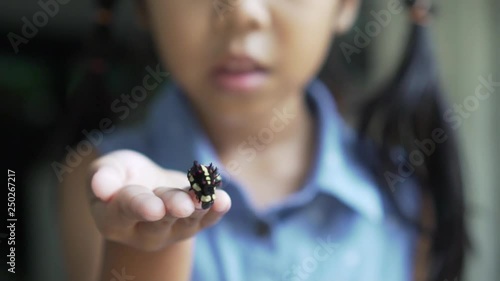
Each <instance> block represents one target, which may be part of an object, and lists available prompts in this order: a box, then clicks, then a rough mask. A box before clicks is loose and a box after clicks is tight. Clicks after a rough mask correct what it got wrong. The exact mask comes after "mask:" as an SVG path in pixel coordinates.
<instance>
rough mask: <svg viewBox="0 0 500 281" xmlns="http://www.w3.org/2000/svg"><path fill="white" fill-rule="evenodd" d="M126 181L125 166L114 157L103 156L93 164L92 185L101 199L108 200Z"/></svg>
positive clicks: (95, 193) (92, 188) (94, 192)
mask: <svg viewBox="0 0 500 281" xmlns="http://www.w3.org/2000/svg"><path fill="white" fill-rule="evenodd" d="M125 181H126V171H125V167H124V166H123V165H121V164H120V163H119V162H118V161H116V159H114V158H113V157H110V156H108V157H103V158H101V159H98V160H97V161H96V162H94V163H93V164H92V167H91V180H90V187H91V190H92V192H93V194H94V195H95V196H96V197H98V198H99V199H101V200H103V201H108V200H109V199H110V198H111V196H112V195H113V194H114V193H116V192H117V191H118V190H119V189H121V188H122V187H123V185H124V184H125Z"/></svg>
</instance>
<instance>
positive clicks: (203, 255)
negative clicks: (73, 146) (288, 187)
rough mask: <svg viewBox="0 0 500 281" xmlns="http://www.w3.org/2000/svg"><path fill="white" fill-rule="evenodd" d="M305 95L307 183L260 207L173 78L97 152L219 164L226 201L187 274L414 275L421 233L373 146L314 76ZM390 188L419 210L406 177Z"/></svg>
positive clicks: (388, 280) (397, 280) (261, 277)
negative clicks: (387, 190) (361, 140)
mask: <svg viewBox="0 0 500 281" xmlns="http://www.w3.org/2000/svg"><path fill="white" fill-rule="evenodd" d="M307 99H308V102H309V104H310V108H311V110H312V112H313V113H314V115H315V117H316V119H315V120H316V122H317V128H318V136H317V138H316V139H317V145H316V154H315V158H314V162H313V167H312V169H311V171H312V172H311V173H310V174H309V176H308V179H307V181H306V183H305V184H304V186H303V188H301V189H300V190H299V191H298V192H296V193H295V194H293V195H292V196H290V197H289V198H287V199H286V200H284V201H283V202H281V203H280V204H277V205H274V206H273V207H271V208H268V209H266V210H265V211H257V210H256V209H255V208H254V207H253V206H252V205H251V203H250V200H249V199H248V196H247V194H246V193H245V191H244V190H243V189H242V188H241V187H240V186H239V185H238V183H237V182H234V181H232V180H231V177H230V176H227V175H228V172H227V171H225V170H224V168H223V167H222V165H221V163H220V162H219V160H218V158H217V155H216V154H215V152H214V149H213V147H212V145H211V143H210V141H209V139H208V138H207V137H206V135H205V134H204V132H203V131H202V129H201V127H200V125H199V123H198V121H197V120H196V119H195V117H194V115H193V114H192V109H191V107H190V104H189V102H188V101H187V99H186V98H185V97H184V95H183V94H182V90H181V89H180V88H179V87H178V86H176V84H175V83H170V84H169V85H167V86H166V87H165V89H164V91H162V92H161V93H160V94H159V96H157V97H156V100H155V101H154V104H153V105H152V108H151V110H150V111H149V114H148V117H147V118H146V120H145V122H144V123H141V124H140V125H139V126H135V127H131V128H124V129H121V130H118V131H117V132H115V133H113V134H110V135H107V136H105V139H104V141H103V143H102V144H101V145H100V147H99V149H100V152H101V153H107V152H110V151H112V150H116V149H124V148H126V149H133V150H136V151H139V152H141V153H143V154H145V155H146V156H147V157H149V158H151V159H152V160H153V161H155V162H156V163H157V164H159V165H160V166H163V167H164V168H167V169H175V170H180V171H187V169H188V168H189V167H190V166H191V165H192V161H193V160H198V161H199V162H200V163H206V164H208V163H210V162H213V163H214V164H215V165H217V166H218V167H219V169H222V173H221V174H222V176H223V180H224V181H225V182H224V185H223V186H224V189H225V190H226V192H227V193H228V194H229V195H230V196H231V199H232V209H231V210H230V211H229V212H228V214H227V215H225V216H224V218H223V219H222V220H221V221H220V222H219V223H218V224H217V225H215V226H213V227H211V228H208V229H206V230H203V231H202V232H200V233H199V234H197V239H196V247H195V254H194V256H195V260H194V267H193V275H192V280H196V281H198V280H200V281H201V280H209V281H212V280H214V281H215V280H217V281H223V280H228V281H246V280H258V281H267V280H279V281H281V280H283V281H285V280H290V281H296V280H314V281H321V280H336V281H344V280H349V281H371V280H373V281H404V280H412V276H413V268H414V254H415V250H416V249H415V247H416V239H417V233H416V232H415V230H414V229H412V228H409V227H408V226H407V225H405V224H403V223H402V222H401V221H400V220H399V219H398V217H397V216H396V215H395V213H394V212H393V209H392V208H390V204H389V203H388V198H386V196H383V193H382V192H380V190H379V188H377V183H376V181H375V179H374V178H373V176H372V175H371V174H370V172H368V169H367V167H366V166H367V165H366V163H367V161H368V160H369V159H368V158H367V157H369V155H370V153H366V154H363V153H356V152H359V151H356V150H358V149H359V146H356V145H353V144H355V143H356V135H355V134H354V132H353V130H352V129H351V128H349V127H348V126H347V125H346V124H345V123H344V121H343V119H342V117H341V116H340V115H339V113H338V112H337V108H336V105H335V102H334V100H333V98H332V95H331V93H330V92H329V91H328V89H327V88H326V87H325V86H324V85H323V84H322V83H321V82H319V81H317V80H315V81H312V82H311V83H310V84H309V86H308V87H307ZM277 116H278V118H283V116H281V117H280V115H279V114H278V115H277ZM283 160H284V161H286V159H283ZM225 175H226V176H225ZM395 192H396V193H395V197H396V200H397V201H398V203H399V204H400V205H401V206H402V207H403V211H404V212H405V213H406V214H407V215H408V216H410V217H414V218H416V217H418V214H419V208H420V195H419V192H418V188H417V186H416V185H415V184H414V183H413V182H410V181H408V182H406V183H405V185H404V186H403V187H400V188H398V189H397V190H396V191H395Z"/></svg>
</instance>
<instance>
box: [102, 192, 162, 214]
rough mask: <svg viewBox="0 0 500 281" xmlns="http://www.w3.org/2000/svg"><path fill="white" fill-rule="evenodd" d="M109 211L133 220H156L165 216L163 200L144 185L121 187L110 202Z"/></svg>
mask: <svg viewBox="0 0 500 281" xmlns="http://www.w3.org/2000/svg"><path fill="white" fill-rule="evenodd" d="M110 209H111V212H116V214H117V216H120V217H123V218H125V219H126V220H130V221H133V222H137V221H158V220H160V219H161V218H163V217H164V216H165V213H166V210H165V205H164V204H163V201H162V200H161V199H160V198H158V197H157V196H156V195H155V194H154V193H153V192H152V191H151V190H150V189H148V188H147V187H144V186H139V185H131V186H126V187H123V188H122V189H121V190H120V191H118V192H117V194H116V195H115V196H113V198H112V200H111V202H110Z"/></svg>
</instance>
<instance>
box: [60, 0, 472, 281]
mask: <svg viewBox="0 0 500 281" xmlns="http://www.w3.org/2000/svg"><path fill="white" fill-rule="evenodd" d="M425 3H426V1H406V2H402V3H400V4H401V5H406V6H407V7H408V8H409V10H410V12H411V15H412V17H411V18H412V21H413V25H412V30H411V39H410V42H409V44H408V47H407V49H406V53H405V57H404V61H403V63H402V64H401V67H400V68H399V69H398V72H397V74H396V75H395V77H394V78H393V79H392V80H391V81H390V83H389V84H388V85H387V86H386V87H385V88H384V89H383V90H382V91H381V92H380V94H379V95H377V96H376V98H375V99H373V100H371V101H369V102H368V103H367V104H366V106H364V107H363V108H362V110H361V111H360V126H359V128H358V130H357V131H356V132H355V131H354V130H352V129H350V128H349V127H348V126H346V125H345V123H344V122H343V119H342V118H341V116H340V115H339V113H338V109H337V107H336V105H335V101H334V99H333V98H332V95H331V94H330V92H329V90H328V89H327V88H326V87H325V85H324V84H322V82H321V81H320V80H318V79H317V78H315V77H316V76H317V75H318V72H319V70H320V68H321V66H322V65H323V62H324V61H325V59H326V57H327V55H328V50H329V47H330V44H331V42H332V41H333V40H334V37H335V36H336V35H339V34H342V33H344V32H346V31H348V30H349V28H350V27H351V25H352V24H353V21H354V19H355V17H356V13H357V10H358V6H359V4H360V3H359V1H358V0H312V1H311V0H308V1H306V0H296V1H288V0H273V1H265V0H258V1H257V0H238V1H236V2H235V1H231V2H222V1H221V3H219V2H218V1H216V3H215V5H214V3H212V1H172V0H155V1H140V2H138V3H137V5H138V9H139V11H140V14H141V16H142V19H143V20H142V22H143V24H144V25H145V27H146V28H147V29H148V30H149V31H150V32H151V34H152V37H153V39H154V43H155V46H156V50H157V54H158V55H159V57H160V58H161V62H162V64H163V66H164V67H165V69H166V70H168V72H169V74H170V75H171V77H172V78H173V82H172V83H170V84H168V85H167V86H166V87H165V88H164V89H162V90H161V93H160V95H159V96H158V97H156V99H155V100H154V106H153V107H152V108H151V110H150V112H149V114H148V117H147V118H146V120H145V121H144V123H142V124H140V125H139V126H136V127H132V128H127V129H121V130H119V131H117V132H115V133H113V134H112V135H110V136H107V137H106V138H105V140H104V141H103V143H102V144H101V145H100V146H99V147H98V150H97V151H98V153H94V154H92V155H90V156H89V157H87V159H86V161H85V163H84V164H83V165H81V166H80V167H79V168H78V170H77V171H76V172H73V173H71V174H70V175H69V176H68V178H67V179H65V181H64V183H63V188H61V193H62V194H61V195H62V197H61V202H62V208H63V212H62V213H63V227H64V228H63V229H64V239H65V241H66V242H65V243H66V245H65V246H66V251H67V257H68V273H69V275H70V276H69V280H95V279H99V280H103V281H104V280H105V281H108V280H145V281H155V280H176V281H177V280H363V281H365V280H375V281H378V280H384V281H390V280H394V281H401V280H445V279H448V280H454V279H455V278H460V276H461V272H462V265H463V257H464V247H465V242H466V239H465V238H466V235H465V227H464V203H463V202H464V201H463V193H462V186H461V182H460V172H459V165H458V161H457V159H456V153H455V143H454V140H453V138H452V136H451V135H450V134H449V133H450V131H449V130H448V129H447V128H448V127H447V124H446V123H445V122H444V121H443V119H442V112H443V102H442V101H441V99H442V97H441V95H440V91H439V89H438V86H437V85H438V83H437V81H436V76H437V74H436V69H435V67H434V65H433V59H432V56H431V55H430V51H429V46H428V39H427V37H426V30H425V27H424V24H425V22H426V20H427V17H428V9H429V7H428V5H424V4H425ZM101 5H102V9H103V10H102V11H101V15H108V14H109V13H110V11H109V10H110V8H111V3H110V1H101ZM107 18H108V17H105V16H104V17H101V22H100V24H101V26H100V28H101V29H102V28H107V25H108V24H109V22H108V21H107V20H106V19H107ZM102 40H103V42H106V39H105V38H104V39H102ZM158 73H159V74H158V75H164V76H166V74H165V72H161V71H158ZM151 83H153V82H152V80H150V79H149V78H147V77H145V79H144V85H145V87H146V86H148V85H151ZM193 160H197V161H199V162H200V163H202V164H206V165H208V164H209V163H214V164H215V165H216V166H217V167H219V169H220V171H221V174H222V178H223V189H222V190H220V189H218V190H217V191H216V193H215V195H216V199H215V201H214V204H213V206H212V207H211V208H209V209H207V210H204V209H202V208H200V203H199V202H198V200H196V198H195V197H194V195H193V192H190V191H188V187H189V182H188V180H187V177H186V171H187V169H189V168H190V167H191V165H192V163H193ZM87 183H88V185H87ZM73 186H77V188H73V189H71V188H70V187H73ZM68 190H71V191H68ZM87 195H88V198H89V202H90V204H89V203H88V202H87V201H84V200H82V196H87ZM89 214H91V215H89ZM101 239H102V240H101ZM97 276H99V277H97Z"/></svg>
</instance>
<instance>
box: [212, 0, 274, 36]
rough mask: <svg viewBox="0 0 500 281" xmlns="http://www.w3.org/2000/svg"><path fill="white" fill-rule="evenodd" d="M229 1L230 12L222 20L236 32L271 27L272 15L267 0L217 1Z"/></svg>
mask: <svg viewBox="0 0 500 281" xmlns="http://www.w3.org/2000/svg"><path fill="white" fill-rule="evenodd" d="M216 1H228V2H229V4H230V8H229V10H228V11H227V12H226V13H224V15H223V17H222V20H227V21H228V22H227V24H228V25H230V26H232V29H234V30H235V31H239V32H242V31H249V30H257V29H262V28H264V27H266V26H268V25H269V23H270V21H271V15H270V11H269V5H267V2H268V1H267V0H216Z"/></svg>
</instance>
